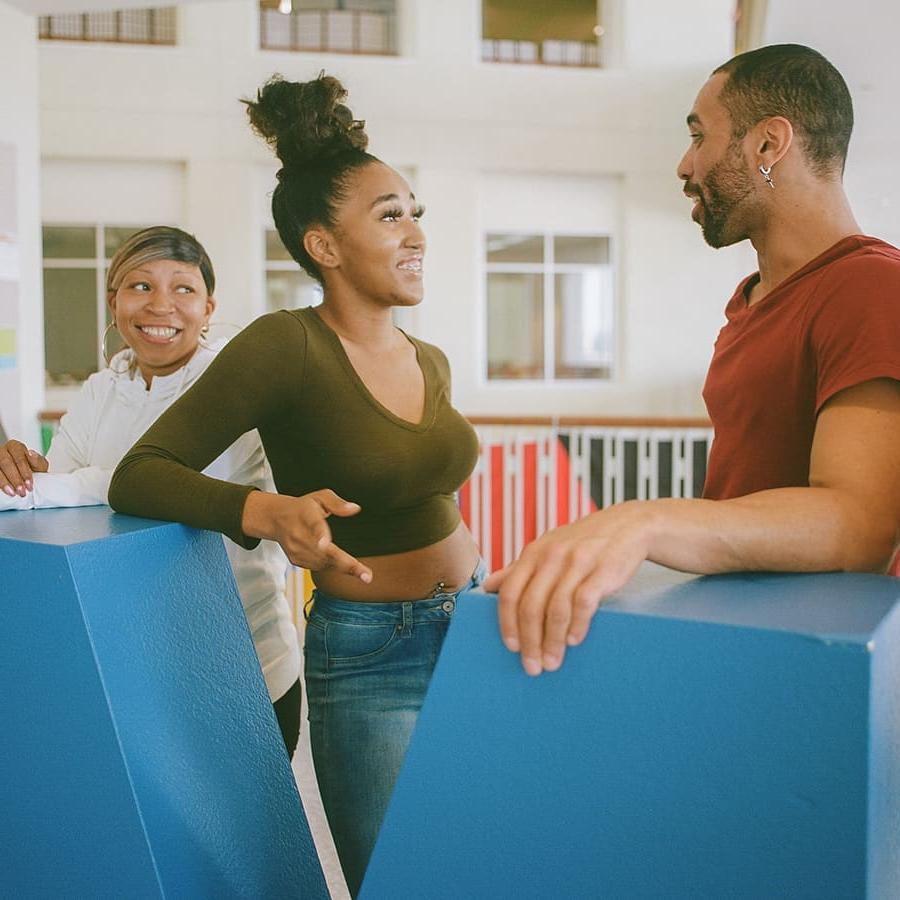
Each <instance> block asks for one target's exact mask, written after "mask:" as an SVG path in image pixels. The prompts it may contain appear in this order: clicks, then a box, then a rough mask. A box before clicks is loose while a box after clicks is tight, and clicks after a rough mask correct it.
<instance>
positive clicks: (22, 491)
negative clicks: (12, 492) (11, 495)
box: [16, 484, 28, 497]
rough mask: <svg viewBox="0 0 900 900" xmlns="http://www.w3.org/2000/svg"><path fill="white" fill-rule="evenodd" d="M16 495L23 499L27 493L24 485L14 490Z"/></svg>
mask: <svg viewBox="0 0 900 900" xmlns="http://www.w3.org/2000/svg"><path fill="white" fill-rule="evenodd" d="M16 493H17V494H18V495H19V496H20V497H24V496H25V495H26V494H27V493H28V491H26V490H25V485H24V484H20V485H19V486H18V487H17V488H16Z"/></svg>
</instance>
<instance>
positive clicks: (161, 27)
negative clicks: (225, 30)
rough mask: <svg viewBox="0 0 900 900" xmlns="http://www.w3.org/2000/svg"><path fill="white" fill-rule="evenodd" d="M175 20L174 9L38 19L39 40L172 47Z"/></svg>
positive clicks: (122, 11)
mask: <svg viewBox="0 0 900 900" xmlns="http://www.w3.org/2000/svg"><path fill="white" fill-rule="evenodd" d="M175 20H176V10H175V7H174V6H169V7H163V8H161V9H117V10H110V11H106V12H87V13H61V14H58V15H53V16H40V17H39V18H38V37H39V38H40V39H41V40H44V41H87V42H104V43H112V44H164V45H172V44H174V43H175V39H176V24H175Z"/></svg>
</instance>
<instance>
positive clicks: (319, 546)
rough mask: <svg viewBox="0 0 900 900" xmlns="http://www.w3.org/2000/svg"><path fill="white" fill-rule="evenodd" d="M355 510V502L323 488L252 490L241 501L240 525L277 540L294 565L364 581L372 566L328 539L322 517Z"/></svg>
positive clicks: (351, 513)
mask: <svg viewBox="0 0 900 900" xmlns="http://www.w3.org/2000/svg"><path fill="white" fill-rule="evenodd" d="M359 510H360V506H359V504H358V503H351V502H350V501H348V500H344V499H342V498H341V497H338V495H337V494H335V492H334V491H330V490H327V489H325V490H320V491H313V492H312V493H311V494H304V495H303V496H302V497H288V496H285V495H284V494H270V493H267V492H265V491H253V492H252V493H251V494H249V495H248V496H247V502H246V503H245V504H244V514H243V518H242V519H241V528H242V529H243V532H244V534H246V535H248V536H249V537H258V538H265V539H267V540H272V541H277V542H278V543H279V544H281V549H282V550H284V552H285V554H286V555H287V558H288V559H289V560H290V561H291V562H292V563H293V564H294V565H295V566H302V567H303V568H304V569H310V570H311V571H313V572H317V571H320V570H322V569H337V570H338V571H339V572H344V573H346V574H347V575H353V576H355V577H356V578H359V580H360V581H363V582H365V583H366V584H368V583H369V582H371V580H372V570H371V569H369V568H368V567H367V566H364V565H363V564H362V563H361V562H360V561H359V560H358V559H355V558H354V557H352V556H351V555H350V554H349V553H346V552H344V551H343V550H341V548H340V547H338V546H337V544H335V543H334V542H333V541H332V540H331V529H330V528H329V527H328V523H327V521H326V519H327V518H328V517H329V516H355V515H356V514H357V513H358V512H359Z"/></svg>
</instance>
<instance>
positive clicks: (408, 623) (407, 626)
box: [400, 601, 413, 637]
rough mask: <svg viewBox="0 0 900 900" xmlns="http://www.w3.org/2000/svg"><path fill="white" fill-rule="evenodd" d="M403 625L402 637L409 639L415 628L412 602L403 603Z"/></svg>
mask: <svg viewBox="0 0 900 900" xmlns="http://www.w3.org/2000/svg"><path fill="white" fill-rule="evenodd" d="M402 609H403V624H402V625H401V626H400V636H401V637H409V636H410V635H411V634H412V627H413V605H412V603H411V602H410V601H406V602H404V603H403V607H402Z"/></svg>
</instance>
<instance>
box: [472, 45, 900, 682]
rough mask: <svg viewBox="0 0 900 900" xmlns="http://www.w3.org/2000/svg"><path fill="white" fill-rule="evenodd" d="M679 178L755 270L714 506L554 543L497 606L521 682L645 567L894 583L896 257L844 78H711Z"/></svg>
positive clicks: (592, 523)
mask: <svg viewBox="0 0 900 900" xmlns="http://www.w3.org/2000/svg"><path fill="white" fill-rule="evenodd" d="M687 124H688V128H689V131H690V138H691V143H690V146H689V147H688V150H687V152H686V153H685V155H684V157H683V158H682V160H681V162H680V163H679V165H678V177H679V178H680V179H681V180H682V181H683V182H684V193H685V194H686V195H687V196H688V197H690V198H691V199H692V200H693V201H694V206H693V210H692V213H691V216H692V218H693V219H694V221H695V222H697V223H698V224H699V225H700V227H701V229H702V231H703V236H704V238H705V239H706V241H707V243H708V244H710V245H711V246H713V247H725V246H728V245H730V244H734V243H737V242H738V241H743V240H749V241H750V242H751V243H752V244H753V247H754V249H755V250H756V253H757V258H758V262H759V271H758V272H757V273H756V274H754V275H751V276H750V277H749V278H747V279H745V280H744V281H743V282H742V283H741V284H740V285H738V288H737V290H736V291H735V293H734V296H733V297H732V298H731V300H730V301H729V303H728V306H727V309H726V316H727V323H726V325H725V326H724V327H723V328H722V330H721V332H720V333H719V337H718V340H717V341H716V347H715V353H714V355H713V360H712V363H711V365H710V368H709V373H708V376H707V379H706V385H705V387H704V391H703V395H704V399H705V400H706V404H707V408H708V410H709V414H710V418H711V419H712V423H713V427H714V429H715V440H714V441H713V446H712V451H711V453H710V459H709V467H708V472H707V480H706V485H705V488H704V497H703V499H700V500H674V499H672V500H647V501H630V502H627V503H620V504H617V505H615V506H612V507H609V508H608V509H605V510H601V511H600V512H597V513H594V514H593V515H590V516H587V517H586V518H584V519H582V520H580V521H579V522H576V523H574V524H572V525H566V526H563V527H562V528H557V529H555V530H554V531H551V532H548V533H547V534H546V535H544V536H543V537H541V538H539V539H538V540H537V541H534V542H533V543H532V544H530V545H529V546H528V547H526V549H525V551H524V552H523V554H522V556H521V557H520V558H519V559H518V560H516V561H515V562H514V563H512V565H510V566H507V567H506V568H505V569H503V570H501V571H499V572H495V573H494V574H493V575H491V576H490V577H489V578H488V580H487V581H486V582H485V588H486V589H487V590H490V591H499V594H500V604H499V607H500V629H501V632H502V635H503V639H504V642H505V643H506V646H507V647H508V648H509V649H510V650H512V651H513V652H518V653H520V654H521V656H522V665H523V667H524V668H525V671H526V672H528V673H529V674H532V675H537V674H539V673H540V672H541V671H543V670H554V669H557V668H558V667H559V666H560V665H561V663H562V660H563V656H564V654H565V650H566V646H571V645H574V644H578V643H580V642H581V641H582V640H583V639H584V636H585V635H586V634H587V630H588V627H589V625H590V620H591V616H592V615H593V614H594V611H595V610H596V608H597V605H598V604H599V603H600V601H601V600H602V599H603V598H604V597H606V596H608V595H609V594H610V593H612V592H614V591H616V590H617V589H618V588H620V587H621V586H622V585H623V584H624V583H625V582H627V581H628V580H629V579H630V578H631V576H632V575H633V574H634V572H635V570H636V569H637V568H638V566H639V565H640V564H641V563H642V562H643V561H644V560H645V559H650V560H652V561H654V562H658V563H661V564H663V565H666V566H670V567H672V568H675V569H681V570H683V571H687V572H698V573H713V572H733V571H747V570H758V571H785V572H788V571H789V572H821V571H834V570H843V571H862V572H884V571H885V570H886V568H887V566H888V564H889V562H890V560H891V557H892V555H893V553H894V551H895V549H896V545H897V540H898V536H900V250H897V249H896V248H895V247H892V246H890V245H889V244H886V243H884V242H883V241H880V240H878V239H876V238H872V237H866V236H864V235H861V234H860V229H859V226H858V225H857V223H856V220H855V219H854V217H853V213H852V211H851V209H850V206H849V203H848V202H847V197H846V195H845V193H844V189H843V184H842V176H843V170H844V161H845V159H846V155H847V146H848V143H849V140H850V132H851V130H852V127H853V107H852V103H851V100H850V94H849V92H848V90H847V85H846V84H845V83H844V79H843V78H842V77H841V75H840V73H839V72H838V71H837V70H836V69H835V68H834V66H832V65H831V64H830V63H829V62H828V61H827V60H826V59H825V58H824V57H823V56H821V54H819V53H817V52H816V51H814V50H810V49H809V48H808V47H801V46H798V45H796V44H782V45H776V46H771V47H762V48H760V49H759V50H753V51H751V52H749V53H744V54H741V55H739V56H736V57H735V58H734V59H732V60H730V61H729V62H727V63H725V64H724V65H723V66H720V67H719V68H718V69H716V71H715V72H713V74H712V75H711V76H710V78H709V80H708V81H707V82H706V84H705V85H704V86H703V88H702V89H701V91H700V93H699V94H698V95H697V99H696V100H695V102H694V107H693V109H692V110H691V112H690V114H689V115H688V117H687Z"/></svg>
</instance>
